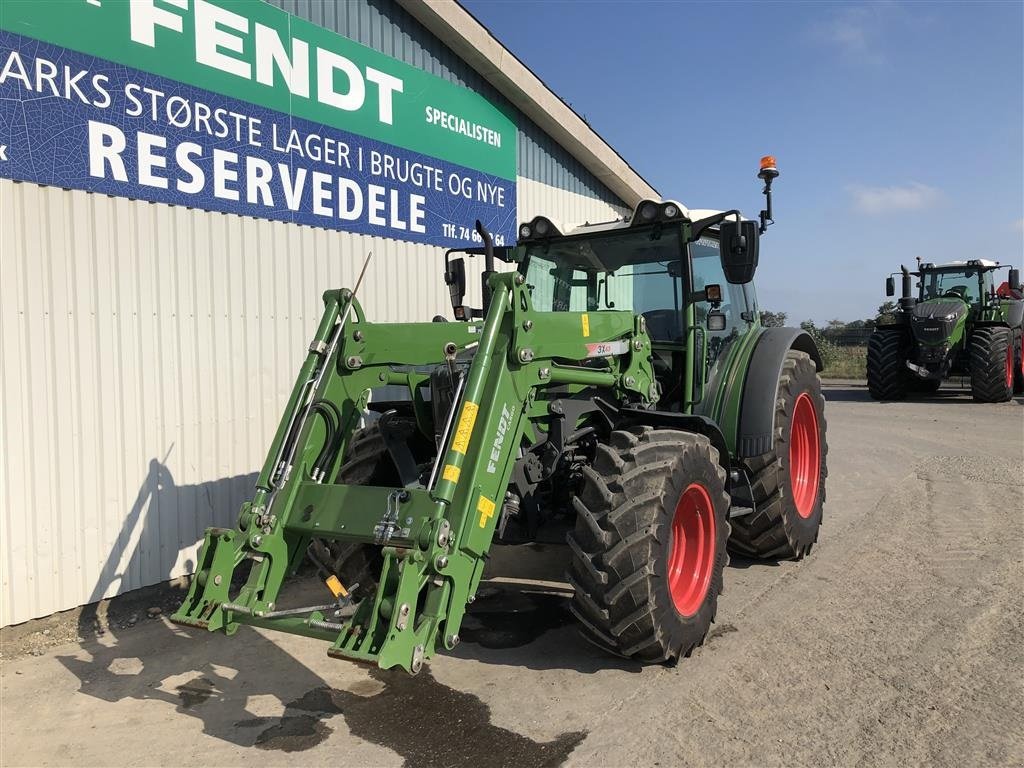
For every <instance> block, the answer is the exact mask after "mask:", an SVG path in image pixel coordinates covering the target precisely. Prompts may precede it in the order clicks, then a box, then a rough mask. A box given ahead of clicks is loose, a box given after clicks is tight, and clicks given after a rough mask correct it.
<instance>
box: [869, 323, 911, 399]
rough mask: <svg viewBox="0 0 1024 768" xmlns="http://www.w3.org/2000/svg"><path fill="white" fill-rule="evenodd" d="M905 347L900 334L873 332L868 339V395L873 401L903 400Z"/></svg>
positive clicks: (905, 369) (905, 384) (900, 332)
mask: <svg viewBox="0 0 1024 768" xmlns="http://www.w3.org/2000/svg"><path fill="white" fill-rule="evenodd" d="M906 359H907V355H906V345H905V344H904V342H903V332H902V331H875V332H874V333H872V334H871V336H870V337H869V338H868V393H869V394H870V395H871V397H872V398H873V399H875V400H903V399H904V398H905V397H906V396H907V383H908V378H909V377H908V376H907V368H906V365H905V362H906Z"/></svg>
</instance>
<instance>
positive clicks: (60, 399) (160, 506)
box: [0, 0, 623, 626]
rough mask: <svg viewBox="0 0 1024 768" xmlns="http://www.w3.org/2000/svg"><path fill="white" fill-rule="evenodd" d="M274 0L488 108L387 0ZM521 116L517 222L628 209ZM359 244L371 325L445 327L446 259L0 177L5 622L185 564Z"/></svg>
mask: <svg viewBox="0 0 1024 768" xmlns="http://www.w3.org/2000/svg"><path fill="white" fill-rule="evenodd" d="M277 4H279V5H282V6H283V7H285V9H286V10H289V11H291V12H293V13H295V12H302V13H303V15H306V16H307V17H308V18H310V19H311V20H312V21H314V22H316V23H320V24H323V25H325V26H328V27H330V28H333V29H336V30H337V31H339V32H341V33H342V34H345V35H347V36H350V37H353V38H354V39H357V40H359V41H360V42H363V43H364V44H368V45H372V46H373V47H375V48H378V49H380V50H382V51H384V52H385V53H387V54H389V55H392V56H395V57H397V58H401V59H402V60H404V61H407V62H408V63H412V64H414V65H416V66H421V67H423V68H424V69H426V70H428V71H431V72H434V73H435V74H439V75H442V76H444V77H447V78H448V79H451V80H453V81H455V82H459V83H461V84H463V85H466V86H468V87H473V88H479V89H480V90H482V91H483V92H484V93H485V94H486V95H488V96H489V97H490V98H494V99H498V98H499V97H497V95H496V94H494V92H493V90H492V89H491V88H490V86H489V85H488V84H487V83H485V82H483V81H482V79H481V78H479V77H477V76H476V75H475V73H472V72H466V71H465V70H466V66H465V64H464V63H463V62H461V60H459V59H457V58H456V57H454V56H453V55H452V54H451V53H450V52H449V51H447V49H445V48H444V47H443V46H442V45H441V44H440V43H439V42H438V41H437V40H435V39H433V38H432V37H431V36H429V34H427V33H426V32H424V31H423V30H422V29H420V28H419V27H418V26H417V25H416V24H415V22H413V21H412V19H411V18H410V17H409V16H408V15H407V14H405V12H404V11H402V10H401V9H400V8H398V7H397V6H395V5H393V4H392V3H391V2H390V0H380V1H379V2H378V1H377V0H364V1H361V2H344V1H343V0H339V1H338V2H336V3H327V2H306V1H305V0H301V1H298V0H297V1H296V2H279V3H277ZM342 19H343V20H344V23H343V22H342ZM517 120H518V123H519V126H520V140H519V157H520V159H519V163H520V166H521V168H522V169H523V170H521V177H520V178H519V180H518V211H519V218H520V219H525V218H529V217H532V216H534V215H536V214H538V213H541V212H543V213H545V214H546V215H549V216H552V217H554V218H556V219H559V220H560V221H562V222H564V223H581V222H583V221H587V220H589V221H601V220H607V219H610V218H612V217H614V216H616V215H619V214H621V213H622V212H623V210H622V209H621V208H620V207H619V206H618V205H617V202H618V201H616V200H615V198H614V196H613V195H612V194H611V193H610V192H609V191H608V190H606V189H604V188H603V187H601V185H600V184H599V183H598V182H597V181H596V180H595V179H593V177H592V176H590V175H589V173H588V172H586V171H585V170H584V169H583V168H582V166H579V164H578V163H576V161H575V160H572V159H571V158H568V156H567V155H566V154H565V153H564V152H563V151H562V150H561V149H560V148H559V147H557V146H553V142H551V140H550V139H548V138H547V137H546V136H544V134H543V133H542V132H540V131H539V130H538V129H537V128H536V127H535V126H533V125H532V124H530V123H528V122H527V121H526V120H525V119H524V118H523V117H522V115H517ZM526 177H528V178H526ZM613 203H614V204H613ZM371 250H372V251H373V252H374V257H373V261H372V267H371V269H370V270H369V271H368V274H367V278H366V281H365V283H364V286H363V288H362V289H361V296H360V298H361V299H362V301H363V304H364V306H365V308H366V310H367V313H368V315H369V316H370V318H371V319H373V320H382V321H383V320H390V321H406V320H429V319H430V318H431V317H432V316H433V315H435V314H450V311H451V309H450V306H449V304H448V298H447V290H446V289H445V286H444V284H443V282H442V280H441V277H440V273H441V268H440V265H441V254H442V251H441V249H438V248H434V247H430V246H425V245H416V244H412V243H405V242H399V241H394V240H383V239H379V238H370V237H366V236H361V235H352V234H348V233H343V232H333V231H327V230H321V229H313V228H310V227H298V226H292V225H287V224H284V223H280V222H270V221H264V220H257V219H251V218H243V217H239V216H235V215H225V214H220V213H209V212H205V211H197V210H189V209H186V208H179V207H170V206H165V205H160V204H151V203H146V202H139V201H130V200H127V199H123V198H114V197H107V196H105V195H95V194H90V193H86V192H82V191H68V190H62V189H57V188H53V187H41V186H38V185H35V184H23V183H15V182H11V181H9V180H0V361H2V377H0V503H2V504H3V509H2V510H0V626H3V625H7V624H11V623H15V622H20V621H25V620H27V619H30V618H33V617H37V616H43V615H46V614H49V613H52V612H54V611H58V610H63V609H67V608H71V607H74V606H77V605H81V604H84V603H87V602H92V601H95V600H98V599H100V598H102V597H109V596H112V595H115V594H119V593H121V592H124V591H127V590H129V589H135V588H138V587H142V586H146V585H149V584H154V583H158V582H160V581H164V580H166V579H169V578H173V577H176V576H180V575H184V574H187V573H189V572H191V569H192V563H193V561H194V559H195V554H196V544H197V542H198V540H199V538H200V537H201V535H202V532H203V530H204V529H205V528H206V527H207V526H209V525H229V526H230V525H233V524H234V521H235V515H236V512H237V508H238V505H239V504H240V503H241V502H242V501H243V500H244V499H245V498H247V497H248V496H249V494H250V493H251V490H252V485H253V482H254V480H255V477H256V473H257V472H258V470H259V467H260V466H261V464H262V462H263V460H264V456H265V451H266V449H267V445H268V444H269V441H270V439H271V437H272V435H273V431H274V429H275V428H276V426H277V421H278V419H279V417H280V411H281V408H282V407H283V404H284V402H285V400H286V399H287V396H288V393H289V392H290V389H291V385H292V382H293V377H294V375H295V372H296V370H297V368H298V365H299V363H300V362H301V360H302V357H303V353H304V350H305V347H306V345H307V343H308V340H309V335H310V334H311V333H312V331H313V329H314V328H315V325H316V323H317V321H318V319H319V313H320V309H321V307H322V303H321V301H320V295H321V294H322V292H323V291H324V290H325V289H328V288H335V287H339V286H345V285H348V286H351V285H352V284H353V283H354V281H355V276H356V274H357V272H358V269H359V266H360V265H361V263H362V259H363V257H364V256H365V254H366V253H367V252H368V251H371ZM469 282H470V286H471V287H474V288H475V286H476V285H477V283H476V281H474V280H470V281H469ZM477 290H478V289H477ZM475 298H476V300H477V301H479V298H478V297H475Z"/></svg>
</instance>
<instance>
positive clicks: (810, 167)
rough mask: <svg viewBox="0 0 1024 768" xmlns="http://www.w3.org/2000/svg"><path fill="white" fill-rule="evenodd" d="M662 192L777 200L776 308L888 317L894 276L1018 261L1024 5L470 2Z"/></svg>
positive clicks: (763, 296) (796, 317) (770, 281)
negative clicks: (775, 167) (973, 262)
mask: <svg viewBox="0 0 1024 768" xmlns="http://www.w3.org/2000/svg"><path fill="white" fill-rule="evenodd" d="M463 4H464V5H465V6H466V7H467V8H468V9H469V10H470V11H471V12H472V13H473V14H474V15H475V16H476V17H477V18H478V19H479V20H480V21H481V22H482V23H483V24H485V25H486V26H487V27H488V28H489V29H491V31H492V32H493V33H494V34H495V35H496V36H497V37H498V39H499V40H501V41H502V43H504V44H505V45H506V46H507V47H508V48H509V49H511V50H512V51H513V52H514V53H515V54H516V55H517V56H518V57H519V58H520V59H522V60H523V61H524V62H525V63H526V65H527V66H529V67H530V68H531V69H532V70H533V71H534V72H535V73H536V74H537V75H538V76H539V77H540V78H541V79H542V80H544V81H545V82H546V83H547V84H548V86H549V87H551V88H552V90H554V91H555V92H556V93H557V94H558V95H559V96H561V97H562V98H563V99H564V100H566V101H567V102H569V103H570V104H572V106H573V107H574V108H575V110H576V111H577V112H579V113H580V114H582V115H583V116H584V117H585V118H586V119H587V120H588V121H589V123H590V124H591V125H592V126H593V127H594V129H595V130H597V132H598V133H600V134H601V135H602V136H603V137H604V138H605V140H606V141H608V142H609V143H610V144H611V145H612V146H613V147H615V149H616V150H618V152H619V153H620V154H621V155H622V156H623V157H624V158H625V159H626V160H627V161H628V162H629V163H630V164H631V165H632V166H633V167H634V168H635V169H636V170H637V171H638V172H639V173H640V174H641V175H642V176H644V178H646V179H647V180H648V181H649V182H650V183H651V184H652V185H653V186H654V187H655V188H656V189H657V190H658V191H659V192H660V193H661V194H662V195H663V196H665V197H673V198H677V199H678V200H680V201H681V202H682V203H684V204H685V205H687V206H690V207H693V208H732V207H738V208H740V209H741V210H743V211H744V212H745V213H746V214H747V215H748V216H751V217H753V216H754V215H756V213H757V211H759V210H760V207H761V203H762V200H763V198H762V197H761V195H760V189H761V187H760V184H759V182H758V181H757V180H756V179H755V178H754V174H755V173H756V170H757V163H758V159H759V158H760V157H761V155H763V154H769V153H770V154H773V155H775V156H776V158H777V160H778V163H779V170H780V171H781V174H782V175H781V177H780V178H779V180H778V181H777V182H776V183H775V200H774V208H775V211H774V213H775V219H776V221H777V223H776V224H775V225H774V226H773V227H772V228H770V229H769V231H768V234H767V235H766V237H765V239H764V240H763V242H762V248H761V266H760V269H759V272H758V277H757V283H758V291H759V296H760V302H761V305H762V308H765V309H772V310H776V311H784V312H787V313H788V314H789V322H790V324H796V323H797V322H799V321H801V320H804V319H808V318H811V319H814V320H815V321H818V322H824V321H827V320H830V319H832V318H840V319H843V320H853V319H857V318H865V317H869V316H873V315H874V311H875V309H876V308H877V306H878V305H879V304H880V303H881V302H882V301H884V300H885V296H884V286H883V283H884V277H885V276H886V275H887V274H888V273H889V272H890V271H893V270H895V269H898V266H899V264H900V262H903V263H906V264H908V265H910V264H913V263H914V257H915V256H921V257H923V258H925V259H926V260H930V261H945V260H950V259H956V258H993V259H996V260H998V261H1001V262H1003V263H1007V262H1014V263H1016V264H1018V265H1019V264H1020V263H1021V260H1022V253H1024V53H1022V51H1024V3H1020V2H1001V3H982V2H973V3H937V2H936V3H920V2H919V3H899V2H876V3H825V2H813V3H812V2H807V3H768V2H763V3H757V2H752V3H746V2H733V3H703V2H685V3H684V2H636V1H633V2H630V1H629V0H618V1H617V2H592V1H590V0H576V1H568V0H563V1H562V2H535V1H532V0H463Z"/></svg>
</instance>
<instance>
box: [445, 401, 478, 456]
mask: <svg viewBox="0 0 1024 768" xmlns="http://www.w3.org/2000/svg"><path fill="white" fill-rule="evenodd" d="M479 410H480V406H479V405H477V404H476V403H471V402H469V400H467V401H466V402H465V404H464V405H463V406H462V416H460V417H459V426H458V427H457V428H456V429H455V439H454V440H452V450H453V451H455V452H456V453H461V454H462V455H463V456H465V455H466V450H467V449H468V448H469V438H470V437H472V435H473V425H474V424H476V412H477V411H479Z"/></svg>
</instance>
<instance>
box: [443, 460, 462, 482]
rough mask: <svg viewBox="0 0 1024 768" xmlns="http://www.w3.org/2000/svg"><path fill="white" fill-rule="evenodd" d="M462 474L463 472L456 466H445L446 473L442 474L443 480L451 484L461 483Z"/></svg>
mask: <svg viewBox="0 0 1024 768" xmlns="http://www.w3.org/2000/svg"><path fill="white" fill-rule="evenodd" d="M461 474H462V470H461V469H459V468H458V467H456V466H455V465H454V464H445V465H444V472H442V473H441V478H442V479H444V480H447V481H448V482H449V483H457V482H459V475H461Z"/></svg>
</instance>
